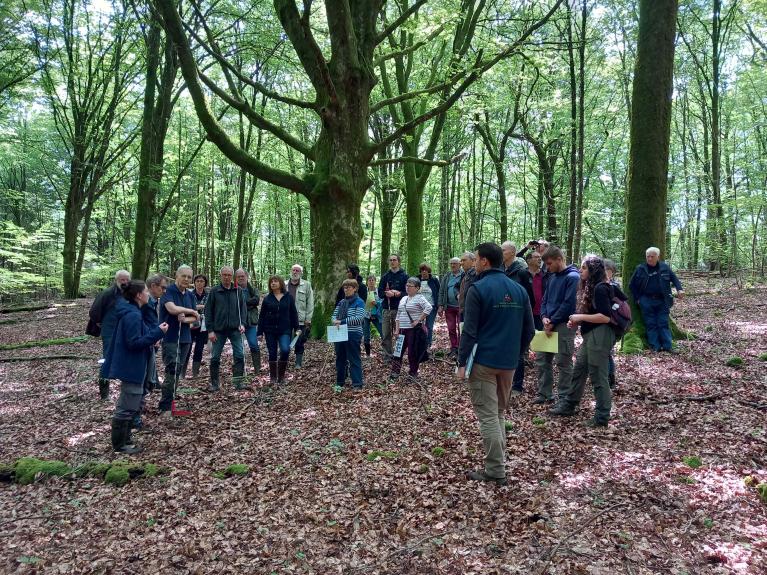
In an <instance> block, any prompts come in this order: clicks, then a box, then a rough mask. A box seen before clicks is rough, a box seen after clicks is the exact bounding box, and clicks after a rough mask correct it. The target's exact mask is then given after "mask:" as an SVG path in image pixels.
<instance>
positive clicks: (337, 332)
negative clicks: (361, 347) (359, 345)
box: [326, 323, 349, 343]
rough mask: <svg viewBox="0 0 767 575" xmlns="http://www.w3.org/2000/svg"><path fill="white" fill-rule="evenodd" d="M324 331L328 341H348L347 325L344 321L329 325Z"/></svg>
mask: <svg viewBox="0 0 767 575" xmlns="http://www.w3.org/2000/svg"><path fill="white" fill-rule="evenodd" d="M326 332H327V334H328V343H341V342H343V341H349V326H348V325H346V324H345V323H342V324H341V325H329V326H328V327H327V329H326Z"/></svg>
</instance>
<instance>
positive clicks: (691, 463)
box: [682, 455, 703, 469]
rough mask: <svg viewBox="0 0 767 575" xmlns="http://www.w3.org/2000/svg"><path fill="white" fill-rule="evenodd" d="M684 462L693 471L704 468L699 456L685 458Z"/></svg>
mask: <svg viewBox="0 0 767 575" xmlns="http://www.w3.org/2000/svg"><path fill="white" fill-rule="evenodd" d="M682 461H684V464H685V465H686V466H687V467H690V468H692V469H698V468H699V467H702V466H703V461H701V459H700V457H698V456H697V455H690V456H687V457H683V458H682Z"/></svg>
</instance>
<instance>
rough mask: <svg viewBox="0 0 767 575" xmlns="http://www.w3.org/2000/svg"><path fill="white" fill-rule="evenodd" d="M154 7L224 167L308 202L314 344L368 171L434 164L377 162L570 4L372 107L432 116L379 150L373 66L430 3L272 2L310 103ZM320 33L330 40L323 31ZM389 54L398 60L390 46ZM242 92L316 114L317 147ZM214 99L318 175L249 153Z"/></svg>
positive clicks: (392, 135)
mask: <svg viewBox="0 0 767 575" xmlns="http://www.w3.org/2000/svg"><path fill="white" fill-rule="evenodd" d="M155 1H156V4H157V7H158V9H159V11H160V13H161V14H162V16H163V19H164V27H165V30H166V33H167V34H168V36H169V37H170V38H171V39H172V40H173V42H174V44H175V46H176V50H177V54H178V59H179V64H180V67H181V72H182V74H183V76H184V80H185V81H186V84H187V88H188V90H189V93H190V95H191V97H192V99H193V101H194V106H195V109H196V112H197V115H198V116H199V118H200V122H201V123H202V125H203V127H204V129H205V131H206V133H207V136H208V139H209V140H210V141H212V142H213V143H214V144H215V145H216V146H218V148H219V149H220V150H221V151H222V152H223V153H224V154H225V155H226V157H227V158H229V159H230V160H231V161H232V162H234V163H236V164H237V165H239V166H241V167H242V168H243V169H245V170H247V171H249V172H250V173H251V174H253V175H254V176H255V177H258V178H260V179H261V180H264V181H265V182H268V183H270V184H273V185H275V186H279V187H281V188H284V189H286V190H288V191H290V192H294V193H298V194H301V195H303V196H304V197H306V198H307V200H308V202H309V207H310V221H311V233H312V244H313V248H314V260H313V275H312V279H313V281H314V285H315V289H316V291H317V296H318V297H317V298H316V301H317V309H316V310H315V313H316V317H317V318H318V320H317V321H315V327H316V329H315V332H316V333H318V332H320V331H321V330H322V329H323V325H324V323H323V322H322V321H321V319H320V318H322V319H325V318H326V316H327V315H328V314H329V313H330V311H331V309H332V307H331V306H332V305H333V302H334V298H333V295H334V293H335V289H336V288H337V283H338V281H339V279H340V278H342V277H344V270H345V266H346V264H347V263H348V262H351V261H356V260H357V258H358V253H359V245H360V241H361V239H362V226H361V220H360V207H361V204H362V199H363V197H364V195H365V192H366V191H367V189H368V188H369V187H370V185H371V177H370V175H369V173H368V170H369V168H370V166H371V165H374V164H382V163H417V164H424V163H426V164H429V163H432V162H431V160H430V159H429V158H421V157H418V156H414V155H412V154H415V153H418V154H420V153H421V150H409V151H408V154H409V155H407V156H406V157H400V158H386V157H377V156H379V154H381V153H383V152H385V151H387V150H390V149H391V146H392V144H399V145H400V146H399V147H400V149H402V148H403V146H402V145H401V143H402V142H403V141H405V142H407V141H409V140H407V138H412V134H413V132H414V131H415V130H419V129H423V126H424V125H425V124H426V123H427V122H429V121H430V120H432V119H435V118H438V117H440V115H442V114H444V113H445V112H446V111H447V110H449V109H450V108H451V107H452V106H453V105H454V104H455V103H456V102H457V101H458V100H459V99H460V98H461V96H462V95H463V94H464V93H465V91H466V90H467V89H468V88H469V86H471V85H472V84H473V83H474V82H475V81H476V80H477V79H478V78H480V76H481V75H482V74H483V73H484V72H486V71H487V70H489V69H490V68H491V67H492V66H494V65H495V64H496V63H497V62H499V61H500V60H502V59H503V58H506V57H509V56H511V55H512V54H514V53H516V52H517V51H518V50H519V49H520V48H521V46H522V44H523V43H524V42H525V41H526V40H527V39H528V38H529V37H530V36H531V35H532V34H533V32H534V31H535V30H537V29H538V28H540V27H541V26H542V25H543V24H544V23H545V22H546V21H547V20H548V19H549V18H550V17H551V16H552V15H553V14H554V12H555V11H556V9H557V8H558V7H559V5H560V4H561V3H562V1H563V0H557V1H556V2H552V5H551V7H550V8H549V9H548V10H546V11H543V10H539V11H538V12H537V13H538V17H536V18H530V20H529V22H528V24H527V26H526V27H525V29H524V30H523V31H521V32H520V33H519V34H518V35H517V36H516V39H515V40H513V41H511V42H508V43H506V44H505V45H503V46H501V47H500V48H499V47H498V43H494V44H492V45H490V47H489V48H488V50H487V51H488V52H491V53H488V54H485V51H483V50H482V49H475V50H473V52H474V54H475V56H474V58H473V59H472V60H471V62H469V63H467V64H466V65H464V66H452V67H448V68H446V70H445V71H444V72H443V73H442V74H443V76H442V78H441V81H440V82H436V83H432V84H431V87H429V88H428V89H418V88H415V89H412V90H411V91H410V92H400V93H398V94H396V95H394V96H393V98H392V101H390V102H386V103H385V104H384V105H383V106H382V105H381V103H379V104H378V105H377V106H376V107H377V108H378V109H381V108H382V107H389V106H388V105H389V104H391V105H393V104H397V103H399V102H402V101H406V100H412V101H414V102H417V100H416V99H417V98H426V100H425V101H426V105H424V106H422V107H419V106H417V105H414V106H413V110H417V111H418V113H417V114H414V115H413V116H412V117H411V118H408V119H403V120H402V121H401V122H400V123H399V124H398V125H397V126H396V127H395V129H394V130H392V131H391V132H389V133H387V134H386V135H385V136H384V137H382V138H381V139H380V140H379V141H373V140H371V138H370V122H371V114H372V111H373V103H372V102H371V97H372V94H373V90H374V87H375V86H376V84H377V83H378V76H377V75H376V63H377V62H380V61H381V58H384V59H386V58H387V56H388V55H387V54H386V52H385V50H384V46H387V45H388V42H387V40H388V39H389V37H390V36H391V35H392V34H395V33H398V31H400V30H401V29H402V28H404V27H407V26H408V25H409V21H410V20H411V19H412V18H413V17H414V16H415V15H416V14H417V13H419V10H420V11H421V12H422V13H423V12H424V11H428V9H429V8H430V6H427V0H415V1H414V2H413V3H408V2H402V1H399V2H393V1H392V2H388V3H387V1H386V0H357V1H349V0H326V1H325V2H324V4H323V5H322V6H316V7H313V2H312V0H304V1H303V6H302V10H299V8H298V6H297V5H296V2H295V0H274V13H275V15H276V18H277V20H278V21H279V23H280V25H281V27H282V30H283V32H284V37H285V38H287V40H288V41H289V42H290V44H291V46H292V48H293V50H294V51H295V54H296V56H297V58H298V62H299V63H300V67H301V69H302V71H303V73H304V74H305V76H306V78H307V80H308V82H309V83H310V84H311V88H312V91H313V95H314V99H313V100H308V99H300V98H298V97H295V96H293V95H287V94H284V93H278V92H276V91H273V90H271V89H269V88H267V87H266V86H264V85H263V84H261V83H259V82H257V81H255V80H253V79H252V78H251V77H249V76H247V75H245V74H243V73H241V72H239V71H238V70H237V69H236V67H234V66H233V65H232V64H231V61H230V58H231V55H230V54H229V53H227V51H226V50H222V49H221V48H220V47H219V44H220V41H219V38H218V37H217V32H216V30H214V29H213V26H212V25H211V26H209V25H208V20H209V19H208V16H207V15H206V14H205V13H204V12H203V10H202V8H201V7H199V6H196V5H193V6H194V7H195V10H194V13H195V18H196V24H199V25H200V26H201V30H202V32H200V33H199V34H198V33H195V32H194V29H193V28H192V27H191V26H189V25H187V24H186V23H185V22H184V21H183V20H182V19H181V18H180V16H179V12H178V10H177V6H176V1H175V0H155ZM457 4H460V5H457V6H454V7H448V8H452V9H450V10H448V11H447V12H445V11H444V10H443V13H446V14H450V13H457V14H459V15H460V14H467V13H471V14H474V15H475V16H474V17H475V18H479V17H480V16H482V14H479V13H478V11H477V10H476V7H477V6H479V5H484V2H482V1H481V0H462V1H461V2H460V3H457ZM512 4H513V3H510V6H509V11H511V7H512ZM493 13H494V14H495V12H493ZM219 18H220V16H219ZM232 20H233V22H232V26H235V25H236V23H235V22H234V20H235V18H232ZM323 20H324V21H323ZM456 20H457V22H458V23H459V25H464V26H465V25H467V22H466V20H465V19H462V18H460V17H458V18H456ZM323 29H324V30H325V32H320V31H321V30H323ZM190 39H191V40H194V42H195V45H200V46H202V47H203V49H204V50H205V52H206V53H207V55H208V56H209V57H212V58H213V59H214V60H215V61H216V63H217V64H218V66H219V67H220V69H221V72H222V74H223V78H224V82H223V83H219V82H217V81H216V80H215V79H213V78H212V77H211V76H209V75H208V74H207V73H204V72H203V71H201V68H200V67H199V66H198V62H197V59H196V54H195V52H193V50H192V46H191V43H190ZM385 42H386V44H385ZM413 46H415V48H414V47H413ZM421 46H423V43H421V44H419V43H418V42H416V43H414V44H413V45H412V46H409V47H405V48H404V49H407V50H414V49H416V48H420V47H421ZM388 48H389V49H391V46H388ZM235 49H236V48H235ZM400 49H403V48H400ZM238 81H240V82H243V83H244V84H245V85H247V86H248V89H249V90H255V91H258V92H260V93H262V94H264V95H265V96H267V98H269V99H270V100H273V101H274V102H276V103H278V104H279V105H282V106H289V107H292V108H293V109H298V110H299V111H300V110H303V111H307V112H311V113H313V114H315V115H316V118H317V119H318V120H319V124H320V127H319V129H318V131H317V133H316V136H315V137H314V139H313V141H307V140H306V138H304V137H298V136H296V135H294V134H292V133H291V132H290V131H289V130H288V129H286V128H285V127H284V126H283V125H280V124H278V123H276V122H274V121H272V120H271V119H269V118H267V117H266V116H265V115H263V114H262V113H260V112H259V111H257V110H255V109H253V107H252V106H251V105H250V104H249V98H248V97H246V96H245V95H244V94H243V91H242V90H240V88H239V86H238ZM222 84H223V85H222ZM224 85H225V86H226V87H224ZM208 91H209V92H210V93H212V94H213V95H214V96H215V97H216V98H219V99H220V100H221V101H222V102H223V103H224V104H227V105H229V106H230V107H231V108H232V109H234V110H235V111H237V112H240V113H242V114H243V115H244V116H245V117H247V118H248V120H249V121H250V122H252V123H253V124H254V125H256V126H257V127H258V128H260V129H262V130H265V131H266V132H268V133H270V134H271V136H273V137H275V138H277V139H279V140H281V141H282V142H283V143H284V144H285V145H286V146H288V147H289V148H292V149H293V150H295V151H297V152H299V153H300V154H302V155H303V156H304V157H305V158H306V160H307V165H309V166H310V168H309V169H308V170H307V171H306V172H304V173H303V174H295V173H291V172H289V171H286V170H283V169H279V168H277V167H275V166H272V165H269V164H268V163H266V162H263V161H261V160H259V159H258V158H256V157H255V156H254V155H252V154H250V153H248V152H247V151H246V150H244V149H243V148H242V147H241V146H240V145H238V143H237V142H236V141H235V140H234V139H233V138H231V137H230V136H229V135H228V134H227V132H226V131H225V130H224V128H223V126H222V125H221V123H219V122H218V121H217V119H216V118H215V117H214V115H213V113H212V111H211V108H210V105H209V103H208V99H207V92H208ZM409 251H410V250H409Z"/></svg>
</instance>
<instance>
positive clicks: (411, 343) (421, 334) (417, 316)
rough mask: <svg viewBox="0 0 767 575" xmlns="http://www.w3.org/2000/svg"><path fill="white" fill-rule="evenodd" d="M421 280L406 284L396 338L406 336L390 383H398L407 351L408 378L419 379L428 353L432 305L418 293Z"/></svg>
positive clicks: (410, 279) (396, 324)
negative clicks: (427, 328)
mask: <svg viewBox="0 0 767 575" xmlns="http://www.w3.org/2000/svg"><path fill="white" fill-rule="evenodd" d="M420 289H421V280H420V279H419V278H416V277H412V278H408V280H407V282H406V283H405V291H406V292H407V295H406V296H405V297H403V298H402V299H401V300H400V302H399V308H397V319H396V323H395V329H394V337H395V338H398V337H399V336H400V335H402V336H404V338H405V339H404V341H403V344H402V350H401V352H400V354H399V357H394V358H393V360H392V363H391V374H390V375H389V380H390V381H396V379H397V378H398V377H399V374H400V371H402V356H403V355H405V351H407V361H408V368H409V373H408V377H409V378H410V379H411V380H415V379H416V378H417V377H418V365H419V364H420V363H421V360H422V359H423V356H424V354H425V353H426V339H427V337H428V334H427V330H426V323H425V322H426V318H427V317H429V314H430V313H431V309H432V305H431V304H430V303H429V302H428V301H427V299H426V298H425V297H424V296H423V295H421V294H420V293H418V291H419V290H420Z"/></svg>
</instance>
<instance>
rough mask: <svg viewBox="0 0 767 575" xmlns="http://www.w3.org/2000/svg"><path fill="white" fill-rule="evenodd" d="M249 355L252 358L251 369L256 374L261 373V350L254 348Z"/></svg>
mask: <svg viewBox="0 0 767 575" xmlns="http://www.w3.org/2000/svg"><path fill="white" fill-rule="evenodd" d="M250 357H251V358H252V359H253V369H254V370H255V372H256V375H260V374H261V350H258V349H257V350H255V351H251V352H250Z"/></svg>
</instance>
